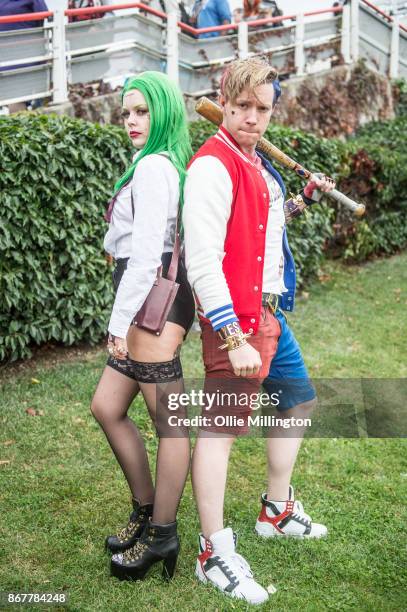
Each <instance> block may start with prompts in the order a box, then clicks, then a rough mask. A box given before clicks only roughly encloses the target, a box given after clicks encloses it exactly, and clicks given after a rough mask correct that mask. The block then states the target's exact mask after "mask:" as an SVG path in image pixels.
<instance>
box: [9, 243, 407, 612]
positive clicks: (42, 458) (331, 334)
mask: <svg viewBox="0 0 407 612" xmlns="http://www.w3.org/2000/svg"><path fill="white" fill-rule="evenodd" d="M406 270H407V254H406V253H404V254H402V255H399V256H396V257H392V258H390V259H386V260H378V261H376V262H373V263H369V264H367V265H364V266H361V267H349V268H344V267H342V266H340V265H338V264H329V265H328V266H327V267H326V268H325V269H324V274H323V275H322V276H321V279H320V281H316V282H314V283H313V284H312V285H311V286H309V287H308V288H307V292H308V295H307V294H305V295H303V297H301V298H300V299H299V300H298V303H297V308H296V312H295V315H292V316H290V322H291V323H292V326H293V328H294V330H295V332H296V334H297V337H298V339H299V341H300V343H301V345H302V347H303V351H304V354H305V358H306V361H307V364H308V365H309V368H310V371H311V374H312V376H313V377H339V378H346V377H352V378H357V377H366V378H375V377H376V378H397V377H400V378H401V377H406V375H407V364H406V358H405V354H406V351H405V344H406V331H405V323H406V316H405V313H406V304H407V290H406V289H407V273H406ZM64 354H65V357H64ZM57 356H58V360H56V357H57ZM104 361H105V354H104V352H103V351H101V350H90V351H85V350H80V351H77V352H76V353H75V352H71V353H69V355H67V354H66V353H64V352H62V356H61V352H58V353H55V354H51V356H49V355H48V356H46V357H41V356H39V357H37V359H36V360H33V361H31V362H28V363H26V364H24V365H20V366H13V367H8V368H4V369H3V370H2V372H1V374H0V376H1V383H2V388H1V398H0V423H1V427H0V507H1V518H0V530H1V540H0V591H6V590H12V591H18V590H22V591H26V592H27V591H30V592H32V591H46V592H50V591H57V590H62V589H64V590H66V591H68V592H69V596H70V602H69V606H68V609H69V610H72V611H73V610H78V611H79V610H80V611H82V610H89V611H93V610H101V611H110V610H111V611H119V612H121V611H127V610H128V611H134V610H140V611H143V610H149V611H150V610H218V611H223V610H246V609H247V608H248V606H247V605H246V604H245V603H244V602H237V601H234V600H230V599H226V598H225V597H224V596H222V595H220V594H218V593H217V592H216V591H215V590H214V589H212V588H210V587H206V586H204V585H201V584H198V583H197V582H196V580H195V578H194V575H193V571H194V564H195V558H196V553H197V533H198V530H199V526H198V520H197V516H196V512H195V506H194V501H193V497H192V490H191V486H190V483H188V484H187V487H186V490H185V494H184V497H183V500H182V503H181V508H180V513H179V526H180V534H181V545H182V550H181V555H180V558H179V565H178V570H177V573H176V577H175V579H174V580H173V581H172V583H170V584H164V583H163V582H162V580H161V576H160V570H159V568H158V567H156V568H154V569H153V570H152V572H151V574H150V575H149V577H148V578H147V579H146V580H144V581H143V582H138V583H127V582H119V581H117V580H116V579H113V578H110V577H109V557H108V556H107V554H106V553H104V550H103V544H104V537H105V535H106V534H108V533H112V532H114V531H115V529H116V527H118V526H119V525H120V524H121V523H123V522H124V519H125V518H126V517H127V514H128V512H129V496H128V492H127V490H126V486H125V483H124V479H123V477H122V475H121V472H120V470H119V468H118V466H117V465H116V463H115V461H114V459H113V456H112V454H111V451H110V448H109V446H108V444H107V442H106V440H105V438H104V436H103V434H102V432H101V430H100V429H99V427H98V425H97V424H96V423H95V421H94V420H93V417H92V416H91V415H90V412H89V404H90V399H91V397H92V393H93V391H94V389H95V386H96V383H97V381H98V378H99V375H100V372H101V369H102V367H103V364H104ZM183 364H184V370H185V374H186V376H188V377H194V376H199V375H200V374H201V372H202V365H201V361H200V347H199V338H198V337H197V335H196V334H191V336H190V338H189V340H188V342H187V344H186V345H185V347H184V349H183ZM33 379H34V380H33ZM36 381H39V382H36ZM28 408H32V409H34V410H35V411H39V412H40V414H39V415H37V416H30V415H29V414H27V413H26V410H27V409H28ZM132 414H133V416H134V418H135V420H136V421H137V423H138V424H139V426H140V427H141V428H142V430H143V431H144V433H145V439H146V443H147V446H148V448H149V450H150V451H151V452H150V455H151V457H154V451H155V448H156V439H155V434H154V432H153V430H152V427H151V424H150V423H149V420H148V418H147V416H146V410H145V408H144V406H143V404H142V402H141V401H140V400H137V401H136V402H135V404H134V406H133V407H132ZM265 476H266V460H265V454H264V441H263V440H261V439H255V438H247V439H241V440H238V441H237V443H236V444H235V447H234V449H233V451H232V457H231V462H230V470H229V484H228V489H227V495H226V508H225V516H226V522H227V524H230V525H232V526H233V528H234V529H235V530H236V531H237V532H238V534H239V537H240V542H239V551H240V552H241V553H242V554H243V555H244V556H245V557H246V558H247V559H248V561H249V562H250V564H251V566H252V569H253V570H254V572H255V575H256V577H257V578H258V580H259V582H260V583H261V584H263V585H264V586H268V585H269V584H274V585H275V586H276V587H277V589H278V590H277V593H276V594H275V595H273V596H271V597H270V600H269V602H268V603H267V604H265V605H264V606H263V607H262V608H260V609H269V610H277V611H284V612H285V611H290V612H292V611H297V610H301V611H302V612H303V611H314V610H358V611H359V610H371V611H375V612H376V611H381V610H400V609H401V610H402V609H406V608H407V595H406V591H405V587H406V567H407V564H406V561H407V558H406V543H407V542H406V518H407V517H406V513H405V508H406V485H407V459H406V443H405V440H401V439H381V440H378V439H366V438H364V439H342V438H337V439H307V440H306V441H305V443H304V444H303V447H302V449H301V452H300V455H299V459H298V463H297V467H296V470H295V474H294V479H293V484H294V486H295V487H296V491H297V494H298V498H299V499H301V500H302V501H303V503H304V504H305V509H306V511H308V512H309V513H311V514H312V516H313V517H314V518H315V519H317V520H319V521H321V522H323V523H325V524H326V525H327V526H328V528H329V536H328V538H327V539H326V540H323V541H314V542H313V541H296V540H292V541H290V540H287V541H281V540H279V541H262V540H260V539H259V538H258V537H257V536H256V535H255V533H254V531H253V528H254V523H255V519H256V516H257V513H258V511H259V496H260V493H261V492H262V490H263V489H264V486H265ZM37 609H38V608H37ZM48 609H49V608H48Z"/></svg>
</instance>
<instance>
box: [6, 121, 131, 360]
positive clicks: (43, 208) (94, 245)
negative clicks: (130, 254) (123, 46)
mask: <svg viewBox="0 0 407 612" xmlns="http://www.w3.org/2000/svg"><path fill="white" fill-rule="evenodd" d="M129 155H130V148H129V145H128V141H127V137H126V135H125V134H124V132H123V130H122V129H120V128H117V127H114V126H110V127H109V128H103V127H101V126H99V125H95V124H92V123H87V122H84V121H80V120H75V119H70V118H68V117H57V116H45V115H33V114H21V115H17V116H11V117H3V118H1V119H0V193H1V215H0V294H1V306H0V360H4V359H6V358H8V359H17V358H20V357H26V356H28V355H29V354H30V350H29V345H31V344H37V345H38V344H42V343H46V342H49V341H57V342H62V343H63V344H66V345H71V344H74V343H75V342H78V341H85V342H89V343H95V342H97V341H98V340H100V338H101V337H102V336H103V334H104V333H105V331H106V318H107V316H108V311H109V308H110V307H111V301H112V290H111V284H110V283H109V271H108V266H107V262H106V259H105V256H104V252H103V236H104V232H105V229H106V224H105V222H104V220H103V214H104V210H105V204H106V202H107V201H108V199H109V196H110V193H111V188H112V185H113V183H114V181H115V180H116V179H117V177H118V175H119V174H120V172H121V171H122V170H123V168H124V166H125V164H126V163H127V161H128V159H129Z"/></svg>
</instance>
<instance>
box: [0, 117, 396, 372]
mask: <svg viewBox="0 0 407 612" xmlns="http://www.w3.org/2000/svg"><path fill="white" fill-rule="evenodd" d="M190 131H191V136H192V141H193V149H194V150H197V149H198V148H199V146H200V145H201V144H202V143H203V142H204V141H205V140H206V139H207V138H208V137H209V136H210V135H212V134H213V133H214V128H213V126H212V125H211V124H209V123H207V122H204V121H199V122H195V123H192V124H191V125H190ZM406 135H407V119H406V118H405V117H402V116H401V117H399V118H397V119H396V120H395V121H388V122H386V123H378V124H370V125H369V126H367V127H366V128H364V129H363V130H361V131H360V133H359V134H357V135H356V137H355V138H353V139H351V140H350V141H349V142H347V143H343V142H340V141H338V140H335V139H322V138H319V137H316V136H314V135H312V134H309V133H305V132H301V131H300V130H295V129H292V128H288V127H282V126H277V125H272V126H270V128H269V130H268V132H267V134H266V136H267V137H268V138H269V139H270V140H271V141H272V142H273V143H274V144H275V145H276V146H277V147H279V148H281V149H283V150H284V151H286V152H287V153H288V154H290V155H291V156H292V157H294V158H296V159H298V160H299V161H300V162H301V163H302V164H303V165H304V166H306V167H308V168H310V169H312V170H313V171H321V172H325V173H326V174H330V175H331V176H334V177H335V178H336V180H337V181H338V183H339V186H340V188H341V189H342V190H343V191H344V192H345V193H351V195H352V196H353V197H354V198H355V199H357V200H363V201H365V202H366V204H367V207H368V209H367V215H366V217H365V218H364V219H363V220H362V221H355V219H354V218H352V217H351V216H350V215H349V214H347V213H344V212H343V211H340V210H337V209H336V208H335V206H332V205H331V202H329V204H328V203H323V204H318V205H315V206H313V207H312V212H310V213H308V214H307V215H305V216H304V217H302V218H300V219H298V220H296V221H295V222H294V223H292V224H291V225H290V226H289V237H290V245H291V248H292V250H293V252H294V255H295V259H296V263H297V267H298V273H299V280H300V282H302V283H303V282H304V280H305V279H306V278H309V277H311V276H312V275H315V274H316V273H317V272H318V270H319V267H320V264H321V262H322V260H323V258H324V257H325V256H326V255H327V253H329V252H331V253H334V254H335V255H337V256H341V257H343V258H344V259H345V260H351V261H361V260H364V259H366V258H367V257H370V256H372V255H374V254H376V253H381V252H385V253H392V252H394V251H396V250H398V249H400V248H402V247H404V246H405V245H406V244H407V227H406V224H405V223H404V215H405V212H406V203H407V163H406V162H407V153H406V151H405V144H404V143H405V140H406ZM130 157H131V146H130V144H129V142H128V139H127V136H126V135H125V133H124V131H123V130H122V129H121V128H119V127H116V126H100V125H98V124H93V123H88V122H85V121H83V120H80V119H71V118H68V117H58V116H53V115H48V116H47V115H35V114H33V113H27V114H24V113H23V114H19V115H13V116H11V117H0V193H1V215H0V292H1V296H2V299H1V304H0V361H3V360H6V359H11V360H14V359H18V358H21V357H26V356H29V355H30V346H33V345H40V344H44V343H47V342H61V343H63V344H65V345H71V344H74V343H77V342H87V343H91V344H92V343H95V342H97V341H99V340H100V339H101V338H102V337H103V335H104V334H105V332H106V325H107V321H108V316H109V310H110V308H111V305H112V289H111V279H110V271H111V269H110V267H109V265H108V263H107V261H106V258H105V255H104V252H103V236H104V233H105V231H106V224H105V222H104V220H103V214H104V211H105V206H106V203H107V202H108V200H109V198H110V196H111V192H112V187H113V184H114V182H115V181H116V180H117V178H118V176H119V175H120V174H121V173H122V172H123V170H124V168H125V167H126V165H127V164H128V162H129V160H130ZM278 169H279V170H280V171H281V174H282V175H283V178H284V180H285V182H286V186H287V192H290V191H292V192H293V193H297V192H298V191H299V190H300V189H301V181H300V179H299V178H298V177H296V176H295V175H294V174H293V173H292V172H291V171H288V170H285V169H284V168H280V167H279V168H278Z"/></svg>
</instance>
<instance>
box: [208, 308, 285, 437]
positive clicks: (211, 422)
mask: <svg viewBox="0 0 407 612" xmlns="http://www.w3.org/2000/svg"><path fill="white" fill-rule="evenodd" d="M200 325H201V330H202V334H201V339H202V351H203V361H204V366H205V384H204V391H205V394H206V396H205V397H208V395H209V396H210V397H211V405H210V407H209V404H208V405H207V407H205V408H203V410H202V416H205V417H206V419H205V421H206V424H205V425H203V426H202V427H201V429H205V430H206V431H213V432H216V433H228V434H232V435H239V434H243V433H247V431H248V429H249V425H248V417H249V415H250V414H251V413H252V405H251V399H252V398H253V396H254V395H256V394H258V393H259V390H260V387H261V383H262V382H263V380H264V379H265V378H266V377H267V376H268V373H269V370H270V363H271V360H272V358H273V357H274V355H275V353H276V351H277V344H278V339H279V337H280V333H281V328H280V323H279V322H278V320H277V319H276V317H275V316H274V315H273V314H272V312H271V311H270V309H269V308H267V307H264V306H263V307H262V310H261V314H260V324H259V328H258V331H257V334H256V335H254V336H250V337H249V338H248V340H247V341H248V343H249V344H250V345H251V346H253V347H254V348H255V349H256V350H257V351H258V352H259V353H260V357H261V361H262V366H261V369H260V372H259V373H258V374H256V375H255V376H250V377H247V378H242V377H240V376H236V375H235V374H234V372H233V369H232V365H231V363H230V360H229V355H228V351H227V350H220V349H219V346H220V345H221V344H222V340H221V339H220V338H219V336H218V333H217V332H215V331H213V328H212V326H211V324H210V323H206V322H203V321H201V322H200Z"/></svg>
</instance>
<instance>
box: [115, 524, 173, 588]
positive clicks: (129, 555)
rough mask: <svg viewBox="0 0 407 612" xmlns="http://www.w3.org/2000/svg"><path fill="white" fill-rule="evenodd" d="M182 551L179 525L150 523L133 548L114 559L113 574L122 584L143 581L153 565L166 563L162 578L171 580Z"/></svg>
mask: <svg viewBox="0 0 407 612" xmlns="http://www.w3.org/2000/svg"><path fill="white" fill-rule="evenodd" d="M179 548H180V544H179V538H178V535H177V523H176V522H175V523H169V524H168V525H157V524H155V523H152V522H150V523H149V525H148V526H147V527H146V528H145V531H144V532H143V534H142V536H141V538H140V539H139V540H138V541H137V542H136V544H135V545H134V546H133V547H132V548H129V549H128V550H126V551H125V552H124V553H122V554H121V553H119V554H116V555H113V557H112V561H111V566H110V569H111V574H112V576H116V578H119V579H120V580H142V579H143V578H144V576H145V575H146V573H147V572H148V570H149V569H150V567H151V566H152V565H154V563H158V562H159V561H163V578H164V579H166V580H169V579H170V578H172V577H173V575H174V571H175V566H176V563H177V557H178V553H179Z"/></svg>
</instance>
